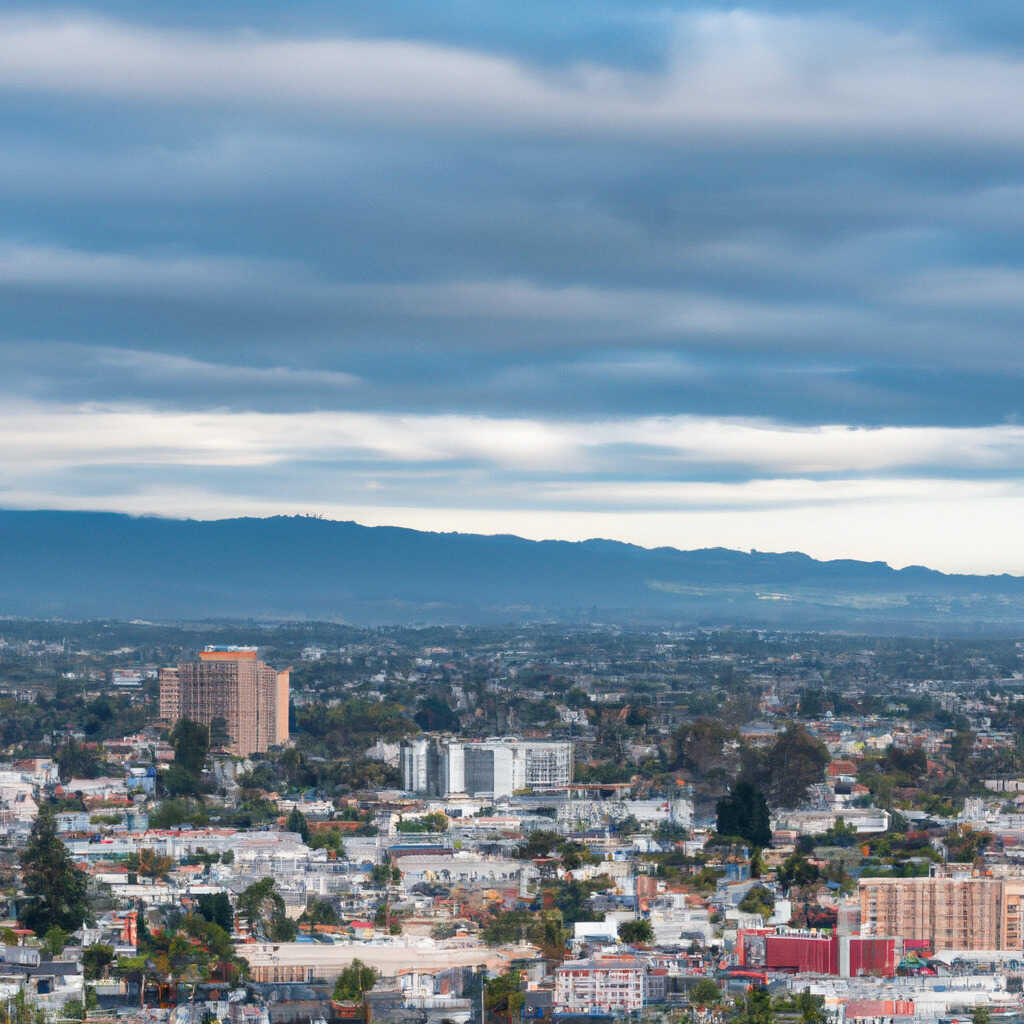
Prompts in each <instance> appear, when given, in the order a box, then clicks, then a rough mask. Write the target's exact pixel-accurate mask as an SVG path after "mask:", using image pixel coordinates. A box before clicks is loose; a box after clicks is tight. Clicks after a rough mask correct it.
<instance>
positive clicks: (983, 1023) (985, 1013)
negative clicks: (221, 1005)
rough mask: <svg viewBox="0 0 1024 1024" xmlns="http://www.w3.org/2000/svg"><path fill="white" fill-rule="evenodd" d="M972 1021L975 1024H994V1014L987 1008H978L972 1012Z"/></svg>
mask: <svg viewBox="0 0 1024 1024" xmlns="http://www.w3.org/2000/svg"><path fill="white" fill-rule="evenodd" d="M971 1020H972V1021H973V1022H974V1024H992V1014H991V1013H989V1010H988V1007H987V1006H976V1007H974V1009H973V1010H971Z"/></svg>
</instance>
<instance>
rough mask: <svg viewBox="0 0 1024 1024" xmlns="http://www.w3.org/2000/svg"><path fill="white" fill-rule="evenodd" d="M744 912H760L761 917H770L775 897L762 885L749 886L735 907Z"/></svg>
mask: <svg viewBox="0 0 1024 1024" xmlns="http://www.w3.org/2000/svg"><path fill="white" fill-rule="evenodd" d="M737 909H738V910H741V911H743V913H744V914H760V915H761V916H762V917H766V918H767V917H771V916H772V911H773V910H774V909H775V897H774V896H772V894H771V893H770V892H769V891H768V890H767V889H766V888H765V887H764V886H763V885H754V886H751V887H750V888H749V889H748V890H747V891H746V893H745V894H744V896H743V899H741V900H740V902H739V905H738V907H737Z"/></svg>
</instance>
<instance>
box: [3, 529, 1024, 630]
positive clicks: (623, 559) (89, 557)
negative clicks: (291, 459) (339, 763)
mask: <svg viewBox="0 0 1024 1024" xmlns="http://www.w3.org/2000/svg"><path fill="white" fill-rule="evenodd" d="M0 614H5V615H24V616H32V617H68V618H89V617H110V618H123V617H135V616H145V617H147V618H163V619H178V620H181V619H201V618H221V617H227V618H251V617H257V618H268V619H295V618H310V619H312V618H337V619H344V620H346V621H352V622H355V623H363V624H383V623H386V622H395V623H403V622H404V623H412V622H415V623H420V622H422V623H424V624H426V623H436V622H446V623H456V622H465V623H466V624H473V623H484V622H498V621H502V622H505V621H513V620H526V619H541V618H543V619H566V620H572V621H578V620H580V619H581V618H584V619H585V618H587V617H588V616H589V617H591V618H595V619H605V620H619V621H623V622H639V621H646V622H678V623H687V624H711V625H716V624H723V623H729V624H742V625H759V624H763V625H775V626H782V625H785V624H786V623H787V621H788V620H791V624H792V626H793V628H830V629H835V628H839V629H867V628H870V629H878V628H880V627H884V628H886V629H889V628H890V627H891V628H893V629H898V628H903V629H906V628H910V627H913V628H920V629H923V630H926V631H927V630H932V629H935V628H942V627H944V628H955V629H966V628H983V629H991V628H998V629H1002V630H1005V631H1011V632H1012V631H1015V630H1022V631H1024V577H1017V576H1012V575H1010V574H1007V573H1003V574H991V575H982V574H956V573H943V572H941V571H939V570H936V569H930V568H928V567H926V566H905V567H904V568H902V569H894V568H893V567H892V566H890V565H889V564H888V563H886V562H883V561H860V560H857V559H848V558H843V559H829V560H819V559H815V558H812V557H811V556H810V555H807V554H805V553H803V552H800V551H789V552H762V551H757V550H756V549H751V550H750V551H741V550H737V549H733V548H723V547H712V548H697V549H689V550H687V549H682V548H674V547H667V546H661V547H657V548H645V547H641V546H640V545H636V544H630V543H626V542H620V541H613V540H608V539H604V538H589V539H587V540H583V541H565V540H542V541H533V540H527V539H525V538H522V537H517V536H515V535H514V534H494V535H488V534H473V533H460V532H457V531H450V532H427V531H419V530H413V529H411V528H409V527H401V526H376V527H373V526H363V525H361V524H359V523H357V522H355V521H353V520H331V519H325V518H322V517H319V516H304V515H296V516H270V517H266V518H260V517H252V516H247V517H239V518H234V519H215V520H202V519H173V518H164V517H159V516H130V515H126V514H122V513H116V512H66V511H54V510H34V511H32V510H3V509H0Z"/></svg>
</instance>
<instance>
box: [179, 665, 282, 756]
mask: <svg viewBox="0 0 1024 1024" xmlns="http://www.w3.org/2000/svg"><path fill="white" fill-rule="evenodd" d="M288 695H289V670H288V669H284V670H283V671H281V672H279V671H277V670H276V669H274V668H272V667H271V666H270V665H267V664H266V663H265V662H263V661H260V660H259V658H258V657H257V652H256V648H254V647H207V648H206V649H205V650H203V651H201V652H200V654H199V658H198V660H197V661H188V662H182V663H181V664H180V665H178V666H176V667H172V668H164V669H161V670H160V717H161V718H162V719H163V720H164V721H166V722H169V723H174V722H176V721H178V720H179V719H182V718H187V719H190V720H191V721H193V722H200V723H202V724H203V725H205V726H207V727H208V728H210V729H211V731H212V732H214V733H216V732H217V731H218V728H219V727H223V729H224V730H225V731H226V733H227V736H228V741H227V748H228V749H229V750H230V751H231V753H232V754H235V755H237V756H239V757H245V756H247V755H249V754H256V753H263V752H265V751H266V750H268V749H269V748H270V747H272V746H275V745H276V744H280V743H284V742H286V741H287V739H288ZM214 739H216V737H214Z"/></svg>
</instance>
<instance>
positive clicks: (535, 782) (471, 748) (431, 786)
mask: <svg viewBox="0 0 1024 1024" xmlns="http://www.w3.org/2000/svg"><path fill="white" fill-rule="evenodd" d="M572 763H573V761H572V744H571V743H569V742H567V741H562V740H521V739H518V738H516V737H508V736H502V737H491V738H490V739H486V740H478V741H475V742H462V741H459V740H450V739H449V740H437V739H416V740H411V741H407V742H406V743H403V744H402V753H401V767H402V786H403V788H404V789H406V790H407V791H408V792H410V793H426V794H429V795H431V796H450V795H452V794H455V793H465V794H468V795H469V796H486V797H490V798H497V797H503V796H511V795H512V794H513V793H517V792H522V791H528V790H543V789H552V788H555V787H557V786H567V785H569V783H570V782H572Z"/></svg>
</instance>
